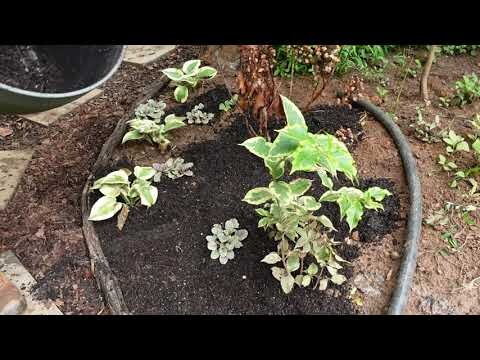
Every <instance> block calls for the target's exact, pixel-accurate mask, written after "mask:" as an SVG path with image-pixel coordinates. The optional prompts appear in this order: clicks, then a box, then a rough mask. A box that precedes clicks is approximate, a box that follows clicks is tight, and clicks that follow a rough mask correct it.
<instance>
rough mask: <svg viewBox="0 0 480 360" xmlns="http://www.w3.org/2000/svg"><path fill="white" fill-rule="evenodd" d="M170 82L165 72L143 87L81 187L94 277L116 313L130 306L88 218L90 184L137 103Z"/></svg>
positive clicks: (83, 214) (117, 142) (85, 232)
mask: <svg viewBox="0 0 480 360" xmlns="http://www.w3.org/2000/svg"><path fill="white" fill-rule="evenodd" d="M169 82H170V80H169V79H168V78H167V77H166V76H162V77H161V78H160V79H159V80H157V81H156V82H155V83H153V84H152V85H151V86H150V87H148V88H146V89H145V90H143V91H142V93H141V95H140V96H139V97H138V98H137V100H136V101H135V102H134V103H133V105H132V106H131V108H130V110H129V111H128V112H127V113H125V115H123V116H122V118H121V119H120V120H119V121H118V123H117V126H116V127H115V129H114V130H113V132H112V134H111V135H110V136H109V138H108V139H107V141H106V142H105V144H103V146H102V149H101V150H100V153H99V155H98V158H97V161H96V162H95V164H94V165H93V167H92V170H91V172H90V175H89V176H88V179H87V182H86V183H85V186H84V187H83V191H82V200H81V208H82V230H83V235H84V238H85V242H86V243H87V247H88V252H89V255H90V264H91V268H92V273H93V275H94V277H95V280H96V282H97V286H98V288H99V289H100V290H101V291H102V295H103V298H104V300H105V302H106V304H107V306H108V307H109V309H110V311H111V312H112V314H114V315H127V314H129V310H128V307H127V304H126V303H125V300H124V298H123V293H122V289H121V288H120V285H119V282H118V279H117V277H116V276H115V275H114V274H113V272H112V270H111V268H110V265H109V264H108V260H107V258H106V257H105V254H104V253H103V250H102V246H101V243H100V240H99V238H98V235H97V232H96V231H95V227H94V226H93V223H92V222H91V221H89V220H88V217H89V214H90V187H91V186H92V185H93V182H94V180H95V179H94V177H95V175H94V174H96V173H97V172H98V171H99V170H101V169H104V168H105V167H106V166H107V164H108V161H109V160H110V158H111V157H112V155H113V151H114V150H115V148H116V147H117V146H118V145H119V144H120V143H121V140H122V137H123V135H124V134H125V130H126V128H127V121H129V120H130V119H132V117H133V115H134V113H135V109H136V107H137V106H138V105H140V104H142V103H144V102H145V101H147V100H148V99H150V98H152V97H153V96H154V95H155V94H157V93H158V92H160V91H162V90H163V89H164V88H165V87H166V86H167V85H168V83H169Z"/></svg>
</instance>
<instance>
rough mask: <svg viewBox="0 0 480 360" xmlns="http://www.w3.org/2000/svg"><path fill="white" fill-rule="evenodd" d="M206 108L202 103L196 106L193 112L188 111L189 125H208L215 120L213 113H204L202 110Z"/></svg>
mask: <svg viewBox="0 0 480 360" xmlns="http://www.w3.org/2000/svg"><path fill="white" fill-rule="evenodd" d="M204 108H205V105H203V104H202V103H200V104H198V105H195V107H194V108H193V109H192V111H188V112H187V114H186V116H187V123H189V124H203V125H206V124H208V123H209V122H210V120H212V119H213V117H214V116H215V115H214V114H212V113H207V112H203V111H202V110H203V109H204Z"/></svg>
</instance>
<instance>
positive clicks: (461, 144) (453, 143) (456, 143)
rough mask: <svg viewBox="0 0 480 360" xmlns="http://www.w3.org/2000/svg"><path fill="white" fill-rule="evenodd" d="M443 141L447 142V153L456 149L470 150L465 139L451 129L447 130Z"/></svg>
mask: <svg viewBox="0 0 480 360" xmlns="http://www.w3.org/2000/svg"><path fill="white" fill-rule="evenodd" d="M443 141H444V142H445V143H446V144H447V149H446V150H447V153H449V154H452V153H454V152H457V151H467V152H468V151H470V147H469V146H468V143H467V142H466V141H465V139H464V138H463V137H461V136H460V135H457V134H456V133H455V131H453V130H450V131H449V132H448V134H447V135H446V136H445V137H444V138H443Z"/></svg>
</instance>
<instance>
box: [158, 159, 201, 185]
mask: <svg viewBox="0 0 480 360" xmlns="http://www.w3.org/2000/svg"><path fill="white" fill-rule="evenodd" d="M152 167H153V168H154V169H155V171H156V173H155V176H154V177H153V181H154V182H160V180H161V178H162V176H163V175H165V176H167V177H168V178H170V179H178V178H181V177H183V176H193V171H192V170H191V168H192V167H193V163H191V162H189V163H186V162H185V160H184V159H182V158H180V157H179V158H170V159H168V160H167V161H166V162H164V163H163V164H158V163H155V164H153V165H152Z"/></svg>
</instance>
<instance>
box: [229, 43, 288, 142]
mask: <svg viewBox="0 0 480 360" xmlns="http://www.w3.org/2000/svg"><path fill="white" fill-rule="evenodd" d="M274 59H275V52H274V49H273V48H272V47H271V46H268V45H241V46H240V71H239V73H238V78H237V82H238V88H239V105H240V108H241V109H242V110H244V111H248V113H249V114H250V115H251V117H252V118H253V119H254V120H255V123H256V126H255V128H256V129H254V127H252V126H251V124H247V126H249V130H250V132H252V133H254V134H256V132H258V133H259V134H260V135H262V136H266V137H268V131H267V130H268V123H269V121H270V120H272V119H274V118H279V117H283V109H282V105H281V101H280V96H279V94H278V89H277V87H276V84H275V79H274V77H273V71H272V69H273V65H274Z"/></svg>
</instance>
